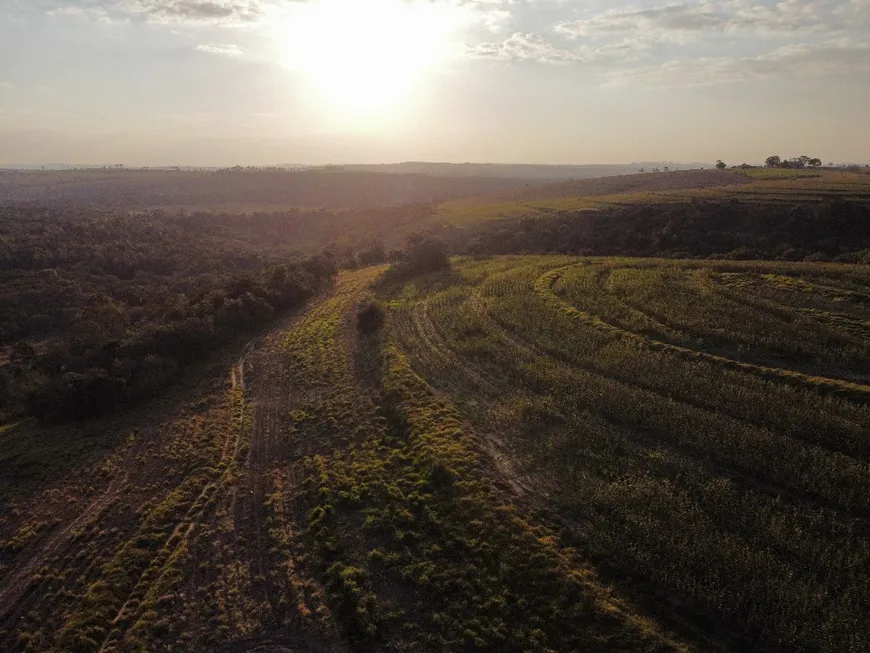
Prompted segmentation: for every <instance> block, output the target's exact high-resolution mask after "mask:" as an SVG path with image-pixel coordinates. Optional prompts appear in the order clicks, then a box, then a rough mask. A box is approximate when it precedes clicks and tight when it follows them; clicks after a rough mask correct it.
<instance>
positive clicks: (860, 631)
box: [0, 256, 870, 653]
mask: <svg viewBox="0 0 870 653" xmlns="http://www.w3.org/2000/svg"><path fill="white" fill-rule="evenodd" d="M384 271H385V267H384V266H380V267H369V268H364V269H361V270H358V271H353V272H343V273H341V274H340V275H339V276H338V277H337V279H336V280H335V282H334V284H333V285H332V287H331V288H329V289H326V290H323V291H321V292H320V293H319V294H318V295H317V296H316V297H314V298H313V299H311V300H310V301H309V303H308V304H307V306H306V308H305V309H303V310H301V311H300V312H299V313H298V314H297V315H295V316H293V317H288V318H286V319H285V321H284V322H283V323H281V324H280V325H278V326H277V328H274V329H273V330H272V331H270V332H269V333H267V334H266V335H263V336H261V337H259V338H257V339H256V340H254V341H252V342H251V343H250V344H249V345H248V346H247V347H245V348H244V349H243V350H242V351H239V352H238V357H237V360H236V357H233V358H232V360H235V361H236V362H235V363H234V364H232V365H228V369H227V370H226V373H225V374H223V375H221V376H215V377H214V378H212V379H211V381H209V382H208V383H205V385H204V386H203V387H199V388H194V389H191V390H190V391H186V390H184V389H179V390H178V391H177V392H176V394H174V395H172V396H171V397H167V398H165V399H164V402H165V405H164V408H163V410H161V411H155V410H151V411H149V410H148V406H144V407H143V408H142V409H141V413H140V414H138V416H137V415H136V414H131V415H130V416H129V417H128V419H127V420H126V421H124V422H121V423H113V422H105V423H103V422H100V423H96V424H94V425H92V426H91V427H87V428H91V429H93V430H94V432H95V433H99V432H100V431H99V429H100V428H102V429H104V431H105V433H104V435H103V439H104V441H105V446H104V449H103V450H101V451H97V452H93V451H91V452H90V453H88V454H87V455H85V454H81V455H80V456H79V457H78V458H76V459H75V460H70V461H66V462H64V461H62V460H61V461H56V462H55V464H54V466H53V467H51V468H50V472H51V473H50V474H31V476H29V478H30V482H29V483H28V484H27V485H21V486H20V487H19V488H18V490H17V491H12V492H8V493H3V494H2V495H0V514H2V515H3V517H2V519H0V650H10V651H40V652H41V651H57V652H61V651H76V652H83V653H84V652H90V651H94V652H96V651H106V652H108V651H116V652H121V651H124V652H126V651H148V652H151V651H215V652H227V653H229V652H243V651H255V650H256V651H287V650H291V651H407V650H431V651H457V650H463V651H490V650H510V651H513V650H517V651H541V652H545V651H566V652H567V651H577V650H595V651H649V652H653V651H655V652H659V653H661V652H664V651H687V652H688V651H698V652H701V651H793V650H801V649H803V650H818V651H861V650H865V649H866V647H867V645H868V640H870V632H868V626H867V623H866V620H865V619H864V613H865V608H866V606H867V605H868V599H870V596H868V592H870V590H868V588H867V586H866V583H864V582H863V579H864V578H866V577H867V574H868V572H870V546H868V541H867V538H868V535H870V533H868V528H867V520H868V519H870V505H868V500H867V496H868V490H870V466H868V456H870V445H868V443H867V440H866V433H867V432H868V430H870V409H868V399H870V344H868V342H870V338H868V331H870V297H868V294H867V291H866V288H867V287H868V281H870V278H868V277H870V272H868V271H867V270H866V269H865V268H864V267H862V266H852V265H836V264H818V263H817V264H809V263H758V262H734V261H729V262H717V261H700V260H692V261H689V260H667V261H665V260H658V259H619V258H578V257H567V256H505V257H493V258H485V259H479V260H476V259H472V258H459V259H454V260H453V264H452V267H451V269H449V270H444V271H442V272H437V273H432V274H429V275H427V276H421V277H417V278H413V279H411V280H409V281H404V282H399V281H395V280H392V281H391V280H390V279H394V277H390V276H389V275H388V276H387V277H384V276H383V275H384ZM371 306H381V307H382V310H383V314H384V317H385V322H384V324H383V326H381V327H379V328H374V329H361V328H359V327H360V323H359V322H358V318H357V316H358V314H360V309H361V308H362V307H371ZM185 392H186V393H187V394H185ZM173 402H174V403H173ZM137 420H138V421H137ZM53 428H54V430H52V429H51V428H48V427H42V426H40V425H39V424H37V423H33V422H25V423H21V424H12V425H8V426H5V427H3V430H2V431H0V443H2V444H3V445H4V450H5V451H7V452H11V453H10V454H8V455H7V456H6V457H4V458H0V478H4V480H6V479H8V480H10V481H12V484H15V483H16V480H17V477H19V476H21V475H23V474H25V473H26V472H33V469H32V468H33V466H34V465H40V464H43V462H42V461H40V460H39V458H38V455H37V454H38V452H35V451H34V452H32V456H33V457H34V459H33V460H32V461H30V462H29V463H28V461H27V460H26V456H24V455H23V454H20V453H18V454H16V453H15V452H16V451H19V449H16V448H15V447H19V448H20V447H21V446H22V445H21V443H22V442H24V441H26V440H28V439H30V440H34V441H36V440H37V439H41V440H42V441H44V442H45V448H44V450H42V455H43V456H44V457H45V458H48V457H51V456H55V455H57V453H56V452H57V451H60V450H61V449H59V448H54V449H53V448H52V447H51V445H52V443H53V442H54V443H55V444H56V445H57V446H58V447H61V446H62V441H63V438H64V437H68V438H69V437H71V435H70V434H71V433H73V431H71V430H70V429H71V428H72V427H66V430H64V429H62V428H61V427H53ZM81 428H86V427H81ZM110 432H111V433H110ZM92 435H93V434H92ZM13 445H14V446H13Z"/></svg>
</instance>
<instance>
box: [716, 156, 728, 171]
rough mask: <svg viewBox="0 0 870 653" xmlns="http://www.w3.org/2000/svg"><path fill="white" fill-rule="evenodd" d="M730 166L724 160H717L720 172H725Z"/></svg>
mask: <svg viewBox="0 0 870 653" xmlns="http://www.w3.org/2000/svg"><path fill="white" fill-rule="evenodd" d="M727 167H728V166H726V165H725V162H724V161H723V160H722V159H716V168H718V169H719V170H724V169H725V168H727Z"/></svg>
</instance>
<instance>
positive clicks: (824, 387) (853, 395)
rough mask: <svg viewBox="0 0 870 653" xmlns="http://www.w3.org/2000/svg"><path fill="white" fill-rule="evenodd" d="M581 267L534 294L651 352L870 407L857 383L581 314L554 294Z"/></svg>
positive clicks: (867, 391) (540, 282)
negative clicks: (688, 343)
mask: <svg viewBox="0 0 870 653" xmlns="http://www.w3.org/2000/svg"><path fill="white" fill-rule="evenodd" d="M578 265H586V263H574V264H571V265H567V266H564V267H560V268H556V269H554V270H550V271H549V272H546V273H544V274H542V275H541V276H540V277H538V279H537V280H536V281H535V292H536V293H538V295H540V296H541V297H542V298H544V299H545V300H546V301H547V302H548V303H549V304H550V305H551V306H553V307H554V308H555V309H557V310H561V311H563V312H565V313H567V314H568V315H570V316H571V317H573V318H574V319H576V320H579V321H581V322H583V323H584V324H587V325H589V326H592V327H595V328H596V329H600V330H602V331H607V332H610V333H614V334H618V335H620V336H622V337H624V338H629V339H631V340H634V341H636V342H639V343H641V344H644V345H646V346H647V347H650V348H651V349H658V350H661V351H668V352H672V353H674V354H677V355H679V356H681V357H683V358H686V359H689V360H706V361H710V362H712V363H717V364H719V365H722V366H724V367H727V368H730V369H735V370H740V371H743V372H749V373H752V374H757V375H760V376H762V377H763V378H766V379H770V380H776V381H783V382H785V383H788V384H791V385H795V386H798V387H803V388H808V389H811V390H815V391H817V392H820V393H822V394H827V395H831V396H835V397H842V398H848V399H853V400H857V401H861V402H866V403H870V385H864V384H862V383H854V382H852V381H845V380H843V379H832V378H828V377H823V376H813V375H810V374H803V373H801V372H796V371H794V370H786V369H782V368H779V367H768V366H766V365H756V364H754V363H746V362H743V361H738V360H734V359H733V358H727V357H725V356H719V355H717V354H710V353H707V352H702V351H697V350H695V349H689V348H688V347H681V346H679V345H674V344H671V343H667V342H662V341H661V340H655V339H652V338H648V337H646V336H643V335H640V334H638V333H633V332H631V331H628V330H626V329H622V328H620V327H618V326H616V325H614V324H610V323H609V322H605V321H604V320H602V319H601V318H599V317H597V316H595V315H591V314H590V313H587V312H586V311H581V310H579V309H578V308H575V307H574V306H571V305H570V304H568V303H567V302H565V301H564V300H562V299H561V298H560V297H559V296H558V295H556V294H555V293H554V292H553V285H554V284H555V283H556V281H558V279H559V277H560V276H561V275H562V274H564V273H565V271H567V270H569V269H571V268H574V267H576V266H578Z"/></svg>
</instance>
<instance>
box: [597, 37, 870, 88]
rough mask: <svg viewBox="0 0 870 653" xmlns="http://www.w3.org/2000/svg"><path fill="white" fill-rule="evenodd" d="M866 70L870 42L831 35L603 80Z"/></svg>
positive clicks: (709, 80) (670, 81)
mask: <svg viewBox="0 0 870 653" xmlns="http://www.w3.org/2000/svg"><path fill="white" fill-rule="evenodd" d="M862 72H870V43H866V42H854V41H850V40H848V39H837V40H831V41H826V42H822V43H802V44H796V45H787V46H784V47H781V48H778V49H776V50H773V51H772V52H768V53H766V54H763V55H760V56H757V57H734V58H729V57H710V58H702V59H694V60H682V61H668V62H666V63H663V64H662V65H660V66H655V67H648V68H640V69H635V70H626V71H620V72H615V73H611V74H610V80H609V82H608V83H607V84H606V85H607V86H625V85H630V84H636V83H641V84H644V85H647V86H670V87H677V86H695V87H698V86H712V85H714V84H729V83H736V82H746V81H765V80H772V79H781V78H798V77H799V78H806V77H822V76H835V75H846V74H850V73H862Z"/></svg>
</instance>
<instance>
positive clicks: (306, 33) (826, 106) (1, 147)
mask: <svg viewBox="0 0 870 653" xmlns="http://www.w3.org/2000/svg"><path fill="white" fill-rule="evenodd" d="M0 6H2V8H3V11H2V14H0V57H2V59H3V61H4V67H3V69H2V70H0V152H2V157H3V159H5V160H6V161H8V164H27V165H33V164H39V163H42V162H72V163H74V164H79V165H88V164H102V163H106V162H112V161H117V162H124V163H128V162H129V165H138V166H172V165H179V166H182V165H183V166H222V165H235V164H239V165H281V164H286V163H287V162H288V161H302V162H305V163H306V164H309V165H323V164H327V163H336V162H348V161H353V162H356V163H364V164H375V163H384V162H392V161H409V160H415V161H417V160H423V161H456V162H464V161H484V162H491V163H518V162H528V163H540V164H550V165H584V164H599V165H605V164H616V163H619V164H624V163H625V162H634V161H658V160H671V161H693V162H694V161H715V160H716V159H719V158H721V159H723V160H724V161H726V162H727V163H729V164H739V163H741V162H743V161H747V162H753V161H754V162H759V161H763V160H764V158H765V157H766V156H768V155H770V154H774V153H776V154H780V155H782V156H786V157H791V156H796V155H799V154H808V155H810V156H818V157H820V158H821V159H822V160H823V161H825V162H828V161H836V162H854V161H862V162H863V161H867V160H868V158H870V155H868V152H870V130H868V129H866V124H865V123H866V111H867V107H868V106H870V43H868V41H867V33H868V30H870V0H781V1H770V0H689V1H684V2H680V3H678V4H673V3H669V2H668V1H667V0H660V1H656V0H638V1H636V2H631V3H629V2H628V1H627V0H621V1H620V2H617V3H605V2H603V1H602V0H592V1H590V2H582V3H580V2H565V1H563V0H426V1H422V0H368V1H366V2H360V1H359V0H306V1H301V0H26V1H25V0H0Z"/></svg>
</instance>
